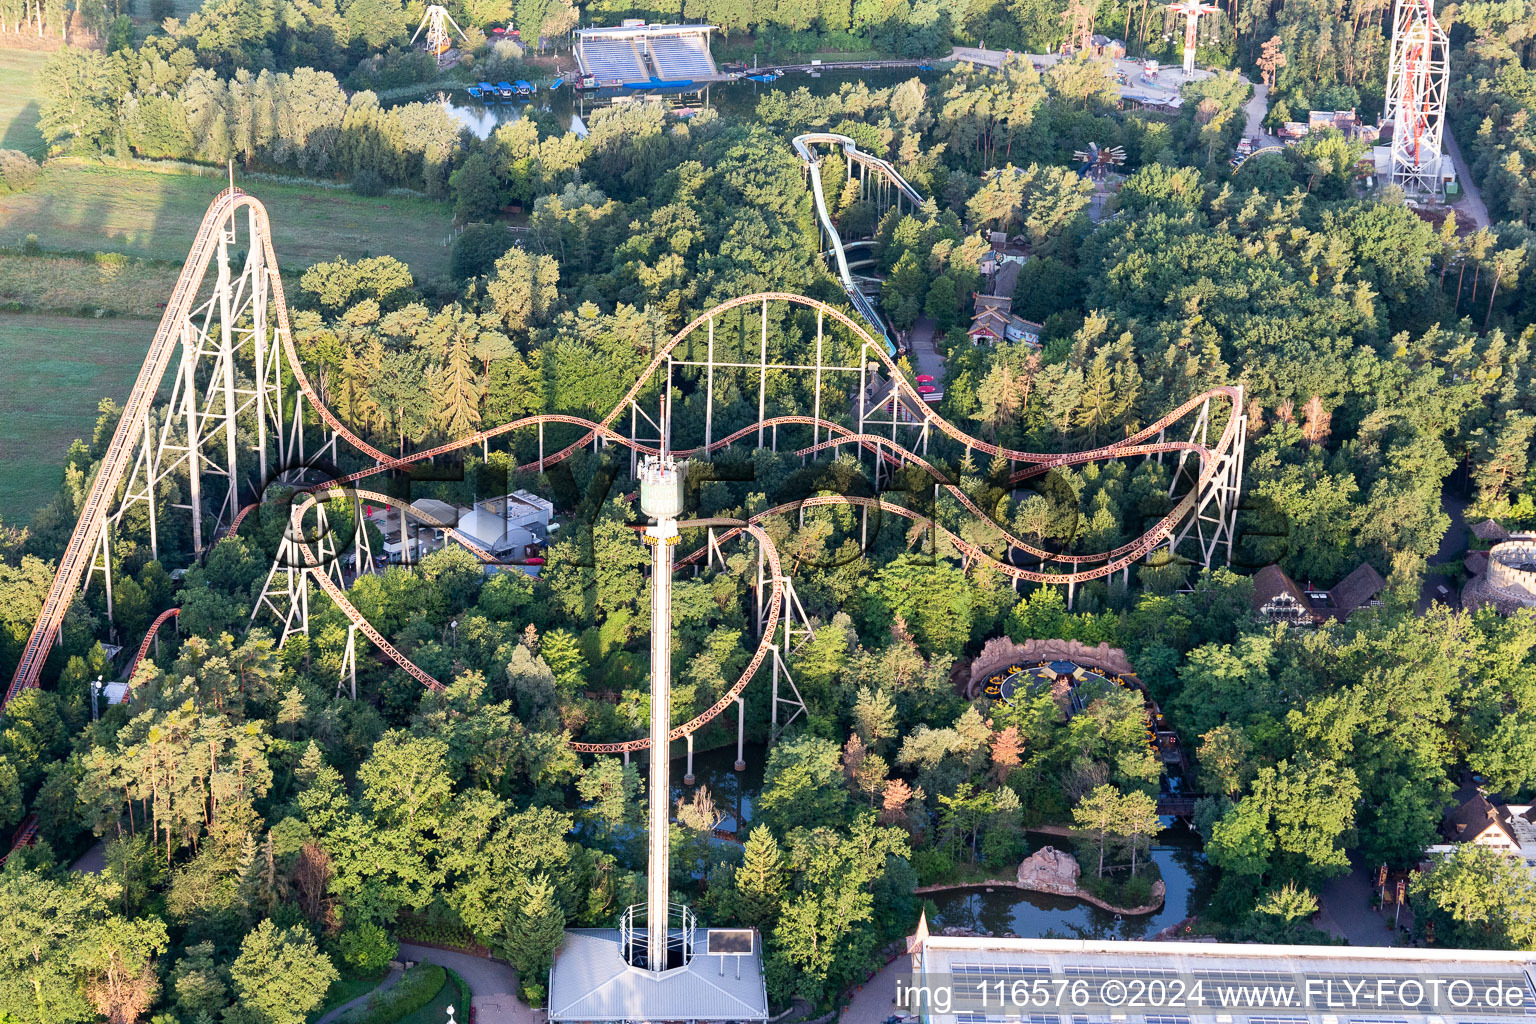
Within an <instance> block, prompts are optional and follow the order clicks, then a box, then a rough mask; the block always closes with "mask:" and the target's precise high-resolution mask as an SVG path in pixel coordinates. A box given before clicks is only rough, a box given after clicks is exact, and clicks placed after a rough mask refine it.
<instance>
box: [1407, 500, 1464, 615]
mask: <svg viewBox="0 0 1536 1024" xmlns="http://www.w3.org/2000/svg"><path fill="white" fill-rule="evenodd" d="M1469 504H1470V502H1468V501H1467V499H1466V498H1462V497H1458V496H1457V495H1454V494H1451V493H1449V492H1448V491H1442V492H1441V495H1440V510H1441V511H1442V512H1444V513H1445V514H1446V515H1448V516H1450V517H1451V525H1450V526H1449V527H1447V528H1446V531H1445V536H1444V537H1441V538H1440V547H1439V549H1438V550H1436V551H1435V557H1434V558H1432V559H1430V560H1429V565H1428V566H1427V567H1426V568H1425V572H1424V583H1423V585H1422V587H1421V588H1420V590H1419V603H1418V607H1417V611H1418V613H1419V614H1420V615H1423V614H1424V613H1425V612H1426V611H1428V610H1429V606H1430V605H1431V604H1433V603H1434V602H1436V601H1439V602H1440V603H1441V604H1446V605H1451V606H1452V607H1455V605H1456V590H1455V588H1454V587H1453V585H1452V580H1451V577H1450V576H1447V575H1444V574H1442V573H1437V572H1436V571H1435V566H1436V565H1437V564H1438V563H1441V562H1449V561H1452V560H1454V559H1456V558H1459V557H1461V555H1462V553H1463V552H1465V551H1466V550H1467V537H1468V530H1467V521H1466V515H1465V513H1466V510H1467V506H1468V505H1469Z"/></svg>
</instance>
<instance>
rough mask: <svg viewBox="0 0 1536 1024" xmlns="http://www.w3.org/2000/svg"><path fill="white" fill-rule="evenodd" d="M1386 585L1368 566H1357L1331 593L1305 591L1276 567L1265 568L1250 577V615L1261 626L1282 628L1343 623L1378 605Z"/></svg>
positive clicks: (1267, 566)
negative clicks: (1330, 621) (1356, 614)
mask: <svg viewBox="0 0 1536 1024" xmlns="http://www.w3.org/2000/svg"><path fill="white" fill-rule="evenodd" d="M1386 586H1387V581H1386V580H1384V579H1382V576H1381V573H1379V572H1377V571H1376V569H1375V567H1373V566H1372V565H1371V564H1370V563H1369V562H1361V563H1360V564H1359V565H1357V566H1355V568H1354V570H1353V571H1352V572H1351V573H1350V574H1349V575H1348V576H1345V577H1344V578H1343V579H1342V580H1340V581H1339V583H1338V585H1337V586H1335V587H1334V588H1333V589H1332V590H1317V589H1314V588H1313V587H1312V586H1311V584H1308V585H1307V587H1306V589H1302V588H1301V587H1299V586H1297V585H1296V581H1295V580H1293V579H1291V577H1290V576H1289V575H1288V574H1287V573H1286V571H1285V570H1284V569H1282V568H1280V567H1279V566H1278V565H1266V566H1265V567H1264V568H1262V569H1260V570H1259V571H1258V572H1256V573H1254V574H1253V598H1252V606H1253V611H1254V614H1256V615H1258V616H1259V617H1260V618H1261V619H1263V620H1264V621H1265V622H1268V623H1271V624H1275V623H1278V624H1281V625H1286V626H1319V625H1322V624H1323V623H1325V622H1327V621H1328V620H1329V619H1333V620H1335V621H1338V622H1343V621H1344V620H1345V619H1347V618H1349V617H1350V616H1351V615H1353V614H1354V613H1355V612H1357V611H1359V610H1360V609H1362V608H1375V607H1377V606H1378V605H1380V604H1381V600H1380V598H1381V592H1382V591H1383V590H1385V589H1386Z"/></svg>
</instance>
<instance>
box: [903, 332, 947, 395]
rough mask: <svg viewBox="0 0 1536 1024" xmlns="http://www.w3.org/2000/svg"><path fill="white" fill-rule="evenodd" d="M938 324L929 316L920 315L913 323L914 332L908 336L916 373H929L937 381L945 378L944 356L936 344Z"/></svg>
mask: <svg viewBox="0 0 1536 1024" xmlns="http://www.w3.org/2000/svg"><path fill="white" fill-rule="evenodd" d="M937 326H938V325H937V324H935V323H934V322H933V321H932V320H930V319H928V318H927V317H925V316H924V317H918V319H917V321H916V322H915V323H914V324H913V325H912V333H911V334H910V335H908V336H907V341H908V343H909V344H910V345H911V346H912V361H913V364H914V366H913V370H914V372H915V373H917V374H919V375H921V374H927V375H928V376H930V377H932V378H933V379H934V381H935V382H941V381H943V380H944V358H943V357H942V356H940V355H939V350H938V348H937V347H935V345H934V340H933V335H934V329H935V328H936V327H937Z"/></svg>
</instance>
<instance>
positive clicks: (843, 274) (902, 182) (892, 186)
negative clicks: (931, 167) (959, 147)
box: [794, 132, 923, 356]
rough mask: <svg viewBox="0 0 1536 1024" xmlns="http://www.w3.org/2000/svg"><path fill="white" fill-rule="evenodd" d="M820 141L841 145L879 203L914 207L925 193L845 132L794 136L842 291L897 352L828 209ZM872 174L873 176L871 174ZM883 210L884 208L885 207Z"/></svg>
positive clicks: (890, 349) (862, 190)
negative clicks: (818, 150)
mask: <svg viewBox="0 0 1536 1024" xmlns="http://www.w3.org/2000/svg"><path fill="white" fill-rule="evenodd" d="M817 145H827V146H841V147H842V150H843V158H844V159H845V160H847V161H848V180H849V181H852V180H853V177H854V168H855V167H857V168H858V177H859V191H860V193H861V194H862V195H863V196H865V197H866V198H869V197H871V196H872V197H873V198H874V200H875V202H876V203H877V205H884V206H889V205H890V204H891V203H892V202H894V203H895V204H896V205H897V207H900V205H901V201H902V200H903V199H905V200H906V201H907V202H909V203H911V204H912V208H913V209H914V210H915V209H917V208H918V207H919V206H922V205H923V197H922V196H921V195H919V194H918V191H917V189H915V188H913V187H912V185H911V183H910V182H908V181H907V179H906V178H903V177H902V176H901V172H899V171H897V170H896V168H895V167H893V166H892V165H891V163H890V161H889V160H882V159H881V158H880V157H877V156H873V155H871V154H869V153H866V152H864V151H863V150H861V149H859V146H858V143H857V142H855V141H854V140H853V139H851V138H849V137H848V136H846V135H837V134H835V133H833V132H810V133H808V134H805V135H797V136H795V139H794V147H795V152H796V153H798V154H800V159H801V160H802V161H804V163H805V170H806V176H807V177H809V178H810V180H811V192H812V194H813V195H814V196H815V197H816V216H817V218H818V219H819V220H820V221H821V229H822V231H823V232H824V233H825V234H826V236H827V238H828V239H829V240H830V242H831V250H830V251H831V253H832V258H833V262H835V263H836V264H837V276H838V277H840V278H842V281H843V291H845V292H847V293H848V301H849V302H852V303H853V308H854V309H856V310H858V311H859V314H860V315H861V316H863V317H864V319H865V320H868V321H869V322H870V324H871V325H873V326H874V328H875V329H876V330H877V331H879V332H880V334H881V336H882V337H883V338H885V347H886V352H887V353H888V354H890V355H893V356H894V355H895V354H896V342H895V340H894V339H893V338H892V337H891V331H890V328H889V327H887V326H886V324H885V321H884V320H883V319H882V318H881V317H880V313H879V312H878V311H877V310H876V309H875V304H874V302H873V301H871V300H870V298H869V296H868V295H865V294H864V292H863V290H862V289H861V288H860V287H859V284H858V282H857V281H856V280H855V279H854V276H853V272H852V271H851V270H850V269H849V267H848V253H847V251H846V250H845V249H844V247H843V237H842V235H840V234H839V233H838V230H837V225H836V224H835V223H833V221H832V211H831V210H829V209H827V196H826V191H825V189H824V187H823V185H822V181H821V157H820V156H819V155H817V153H816V151H815V150H814V149H812V148H811V147H813V146H817ZM872 176H873V180H871V177H872ZM881 212H882V213H883V212H884V210H883V209H882V210H881Z"/></svg>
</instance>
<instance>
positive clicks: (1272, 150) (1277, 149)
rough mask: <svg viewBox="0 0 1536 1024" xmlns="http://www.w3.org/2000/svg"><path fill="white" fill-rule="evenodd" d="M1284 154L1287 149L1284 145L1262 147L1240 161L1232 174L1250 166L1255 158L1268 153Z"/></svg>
mask: <svg viewBox="0 0 1536 1024" xmlns="http://www.w3.org/2000/svg"><path fill="white" fill-rule="evenodd" d="M1284 152H1285V147H1284V146H1283V145H1277V146H1260V147H1259V148H1258V149H1256V150H1254V151H1253V152H1252V153H1249V154H1248V155H1247V156H1245V157H1243V158H1242V159H1241V160H1239V161H1238V162H1237V165H1236V166H1234V167H1233V168H1232V173H1233V174H1236V173H1237V172H1238V171H1240V170H1242V169H1243V168H1244V167H1247V166H1248V165H1249V164H1251V163H1253V158H1254V157H1256V156H1263V155H1264V154H1266V153H1284Z"/></svg>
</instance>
